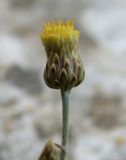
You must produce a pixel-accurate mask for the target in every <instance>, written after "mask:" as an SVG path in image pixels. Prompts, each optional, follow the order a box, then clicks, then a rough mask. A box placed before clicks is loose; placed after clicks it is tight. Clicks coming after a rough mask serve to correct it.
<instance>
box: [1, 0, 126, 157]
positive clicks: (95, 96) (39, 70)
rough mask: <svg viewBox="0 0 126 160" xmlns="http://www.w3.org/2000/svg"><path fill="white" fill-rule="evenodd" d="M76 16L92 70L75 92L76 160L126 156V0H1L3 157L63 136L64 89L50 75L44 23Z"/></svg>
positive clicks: (33, 153)
mask: <svg viewBox="0 0 126 160" xmlns="http://www.w3.org/2000/svg"><path fill="white" fill-rule="evenodd" d="M57 19H64V20H66V19H72V20H73V21H74V22H75V25H76V28H77V29H79V30H80V33H81V36H80V42H79V53H80V54H81V57H82V60H83V63H84V66H85V71H86V76H85V81H84V83H82V84H81V85H79V87H77V88H74V89H73V90H72V92H71V96H70V140H69V159H70V160H83V159H85V160H126V1H125V0H64V1H63V0H50V1H49V0H0V160H10V159H11V160H38V157H39V155H40V153H41V151H42V149H43V146H44V144H45V143H46V142H47V141H48V140H49V139H53V141H54V142H56V143H59V144H60V142H61V128H62V127H61V126H62V116H61V115H62V107H61V97H60V91H58V90H53V89H50V88H48V87H47V86H46V85H45V83H44V80H43V70H44V66H45V63H46V55H45V51H44V48H43V46H42V44H41V41H40V36H39V35H40V32H41V30H42V24H43V23H44V22H47V21H49V20H57Z"/></svg>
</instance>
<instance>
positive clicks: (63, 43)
mask: <svg viewBox="0 0 126 160" xmlns="http://www.w3.org/2000/svg"><path fill="white" fill-rule="evenodd" d="M79 34H80V33H79V31H78V30H77V29H75V28H74V24H73V22H72V21H66V22H63V21H58V22H55V23H54V22H49V23H47V24H45V25H44V27H43V31H42V32H41V34H40V38H41V41H42V43H43V45H44V48H45V51H46V55H47V64H46V67H45V70H44V79H45V82H46V84H47V85H48V86H49V87H51V88H54V89H62V90H70V89H71V88H72V87H75V86H77V85H79V84H80V83H81V82H82V81H83V79H84V68H83V64H82V62H81V59H80V56H79V53H78V40H79Z"/></svg>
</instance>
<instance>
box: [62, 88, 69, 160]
mask: <svg viewBox="0 0 126 160" xmlns="http://www.w3.org/2000/svg"><path fill="white" fill-rule="evenodd" d="M61 96H62V106H63V130H62V146H63V147H64V148H65V150H62V153H61V160H66V156H67V148H68V135H69V91H64V90H61Z"/></svg>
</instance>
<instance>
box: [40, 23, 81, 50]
mask: <svg viewBox="0 0 126 160" xmlns="http://www.w3.org/2000/svg"><path fill="white" fill-rule="evenodd" d="M40 37H41V41H42V43H43V45H44V47H45V48H46V49H48V48H51V49H52V48H55V49H57V47H58V48H59V49H61V48H62V47H63V45H66V44H67V45H69V44H71V42H77V41H78V38H79V31H78V30H76V29H75V28H74V25H73V22H72V21H66V22H63V21H58V22H56V23H54V22H50V23H47V24H45V25H44V29H43V31H42V32H41V34H40Z"/></svg>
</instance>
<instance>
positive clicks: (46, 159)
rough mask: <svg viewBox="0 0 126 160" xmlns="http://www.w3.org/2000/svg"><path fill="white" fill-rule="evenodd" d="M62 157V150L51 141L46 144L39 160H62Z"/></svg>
mask: <svg viewBox="0 0 126 160" xmlns="http://www.w3.org/2000/svg"><path fill="white" fill-rule="evenodd" d="M60 155H61V149H60V148H59V147H58V145H56V144H54V143H53V142H52V141H51V140H50V141H48V142H47V143H46V145H45V147H44V150H43V151H42V154H41V156H40V158H39V160H60Z"/></svg>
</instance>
